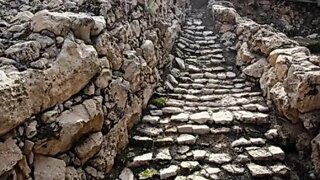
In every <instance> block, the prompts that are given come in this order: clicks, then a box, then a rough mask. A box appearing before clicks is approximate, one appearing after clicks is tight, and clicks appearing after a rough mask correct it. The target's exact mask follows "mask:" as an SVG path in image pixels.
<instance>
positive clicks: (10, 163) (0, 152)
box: [0, 139, 23, 175]
mask: <svg viewBox="0 0 320 180" xmlns="http://www.w3.org/2000/svg"><path fill="white" fill-rule="evenodd" d="M22 158H23V154H22V152H21V150H20V148H19V147H18V146H17V145H16V143H15V141H14V140H13V139H8V140H6V141H5V142H3V143H0V159H1V163H0V175H2V174H4V173H5V172H7V171H9V170H11V169H12V168H13V167H14V166H15V165H16V164H17V163H18V162H19V161H20V160H21V159H22Z"/></svg>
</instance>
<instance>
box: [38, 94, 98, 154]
mask: <svg viewBox="0 0 320 180" xmlns="http://www.w3.org/2000/svg"><path fill="white" fill-rule="evenodd" d="M101 103H102V102H101V100H93V99H89V100H86V101H84V102H83V104H80V105H76V106H74V107H72V109H71V110H69V111H65V112H63V113H62V114H61V115H60V116H59V117H57V121H58V122H59V126H60V127H61V131H60V133H59V134H60V135H59V138H56V137H52V138H51V139H48V140H47V141H39V142H36V144H35V146H34V151H35V152H36V153H38V154H43V155H56V154H58V153H61V152H65V151H67V150H68V149H70V148H71V146H72V144H73V143H74V142H76V141H77V140H79V138H80V137H81V136H82V135H85V134H88V133H92V132H97V131H100V130H101V129H102V125H103V112H102V104H101ZM87 155H89V154H87ZM89 157H90V156H89Z"/></svg>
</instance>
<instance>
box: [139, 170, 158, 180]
mask: <svg viewBox="0 0 320 180" xmlns="http://www.w3.org/2000/svg"><path fill="white" fill-rule="evenodd" d="M157 174H159V173H158V171H157V170H155V169H149V168H148V169H146V170H144V171H142V172H140V173H139V179H150V178H152V177H154V176H155V175H157Z"/></svg>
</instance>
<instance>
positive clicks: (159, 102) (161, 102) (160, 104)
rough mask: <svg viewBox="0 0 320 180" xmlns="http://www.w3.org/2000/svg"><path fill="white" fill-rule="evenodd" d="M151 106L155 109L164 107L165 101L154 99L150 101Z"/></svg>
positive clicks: (163, 99) (161, 98)
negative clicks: (155, 107)
mask: <svg viewBox="0 0 320 180" xmlns="http://www.w3.org/2000/svg"><path fill="white" fill-rule="evenodd" d="M152 104H154V105H155V106H157V107H164V106H165V105H166V99H165V98H163V97H159V98H156V99H154V100H153V101H152Z"/></svg>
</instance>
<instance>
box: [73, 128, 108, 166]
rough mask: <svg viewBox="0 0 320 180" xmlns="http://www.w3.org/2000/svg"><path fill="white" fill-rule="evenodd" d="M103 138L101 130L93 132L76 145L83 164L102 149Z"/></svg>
mask: <svg viewBox="0 0 320 180" xmlns="http://www.w3.org/2000/svg"><path fill="white" fill-rule="evenodd" d="M102 140H103V134H102V133H101V132H97V133H94V134H91V135H90V136H89V137H88V138H86V139H85V140H84V141H83V142H82V143H80V144H79V145H77V146H76V147H75V149H74V150H75V152H76V154H77V155H78V157H79V158H80V159H81V161H82V163H83V164H84V163H85V162H86V161H87V160H88V159H90V158H92V157H93V156H94V155H95V154H96V153H97V152H98V151H99V150H100V147H101V144H102Z"/></svg>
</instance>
